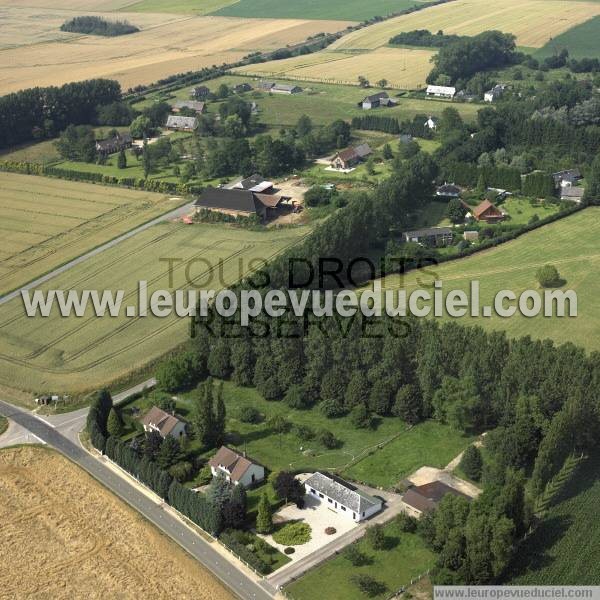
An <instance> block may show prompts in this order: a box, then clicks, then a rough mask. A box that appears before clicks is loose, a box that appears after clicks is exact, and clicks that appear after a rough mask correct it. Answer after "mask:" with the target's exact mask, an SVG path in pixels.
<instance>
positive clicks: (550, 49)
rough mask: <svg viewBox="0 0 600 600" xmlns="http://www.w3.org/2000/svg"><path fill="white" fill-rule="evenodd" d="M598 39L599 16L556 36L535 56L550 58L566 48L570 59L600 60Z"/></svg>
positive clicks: (599, 32)
mask: <svg viewBox="0 0 600 600" xmlns="http://www.w3.org/2000/svg"><path fill="white" fill-rule="evenodd" d="M599 39H600V16H595V17H594V18H593V19H590V20H589V21H586V22H585V23H581V24H580V25H576V26H575V27H573V28H571V29H569V30H567V31H565V32H564V33H561V34H560V35H557V36H556V37H555V38H553V39H552V40H550V41H549V42H548V43H547V44H546V45H545V46H543V47H542V48H540V49H539V50H538V51H537V52H536V53H535V56H536V57H546V56H551V55H552V54H555V53H557V52H560V51H561V50H562V49H563V48H566V49H567V50H568V51H569V56H570V57H571V58H600V44H599V43H598V40H599Z"/></svg>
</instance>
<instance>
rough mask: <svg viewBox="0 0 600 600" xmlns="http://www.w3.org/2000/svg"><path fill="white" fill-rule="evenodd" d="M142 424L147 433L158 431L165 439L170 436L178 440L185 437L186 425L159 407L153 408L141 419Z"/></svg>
mask: <svg viewBox="0 0 600 600" xmlns="http://www.w3.org/2000/svg"><path fill="white" fill-rule="evenodd" d="M141 423H142V425H143V427H144V431H145V432H147V433H149V432H151V431H157V432H158V433H160V436H161V437H162V438H163V439H164V438H166V437H167V436H168V435H170V436H171V437H174V438H176V439H179V438H180V437H181V436H183V435H185V423H184V422H183V421H181V420H179V419H178V418H177V417H176V416H175V415H170V414H169V413H168V412H165V411H164V410H162V409H161V408H158V406H153V407H152V408H151V409H150V410H149V411H148V412H147V413H146V415H145V416H144V417H143V418H142V419H141Z"/></svg>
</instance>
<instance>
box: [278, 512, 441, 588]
mask: <svg viewBox="0 0 600 600" xmlns="http://www.w3.org/2000/svg"><path fill="white" fill-rule="evenodd" d="M385 536H386V541H387V548H386V549H384V550H373V549H372V548H371V546H370V544H369V543H368V542H367V541H366V540H365V539H362V540H360V541H359V542H357V544H358V547H359V549H360V551H361V552H363V553H364V554H365V555H366V556H367V557H368V558H369V559H370V562H369V564H366V565H363V566H360V567H354V566H353V565H352V564H351V563H350V561H349V560H348V559H347V558H345V557H344V556H343V554H342V555H338V556H336V557H335V558H332V559H331V560H328V561H327V562H325V563H323V564H322V565H320V566H319V567H317V568H316V569H313V570H311V571H309V572H308V573H306V575H304V576H302V577H300V579H298V580H297V581H294V582H293V583H291V584H290V585H288V586H286V588H285V592H286V594H287V596H288V597H289V598H290V599H291V600H312V599H313V598H316V597H319V598H327V600H362V599H363V598H365V597H366V596H365V595H364V594H363V593H362V592H361V591H360V590H359V589H358V587H357V586H356V585H355V584H354V583H353V582H352V576H353V575H357V574H359V573H360V574H363V573H364V574H366V575H371V576H372V577H374V578H375V579H377V581H380V582H382V583H384V584H385V586H386V591H385V592H384V593H383V594H378V595H376V596H370V597H371V598H374V599H375V600H383V599H384V598H389V597H390V595H391V594H392V592H395V591H397V590H398V589H399V588H400V587H402V586H406V585H408V584H410V581H411V579H412V578H414V577H417V576H418V575H420V574H422V573H424V572H425V571H427V570H428V569H430V568H431V567H432V566H433V564H434V563H435V555H434V554H433V552H432V551H431V550H429V549H428V548H427V547H425V544H424V542H423V541H422V540H421V538H420V537H419V536H418V535H417V534H415V533H404V532H402V531H400V529H399V528H398V527H397V525H396V523H394V522H391V523H389V524H388V525H386V526H385Z"/></svg>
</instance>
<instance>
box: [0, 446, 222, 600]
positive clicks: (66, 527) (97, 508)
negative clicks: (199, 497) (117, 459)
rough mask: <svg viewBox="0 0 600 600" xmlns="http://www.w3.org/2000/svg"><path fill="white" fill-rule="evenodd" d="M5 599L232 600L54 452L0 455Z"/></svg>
mask: <svg viewBox="0 0 600 600" xmlns="http://www.w3.org/2000/svg"><path fill="white" fill-rule="evenodd" d="M0 479H1V481H2V486H1V487H0V521H1V522H2V545H1V546H0V559H1V560H2V573H1V574H0V581H1V585H2V594H1V595H2V596H3V597H5V598H25V597H30V598H31V597H37V598H42V597H43V598H53V599H55V600H62V599H69V598H74V597H86V598H117V597H119V598H133V597H137V598H139V597H147V598H166V597H173V596H177V597H186V596H187V595H188V594H189V591H190V590H191V589H193V590H194V597H195V598H198V599H200V600H228V599H230V598H232V596H231V594H230V593H229V592H228V591H227V590H226V589H225V588H224V587H223V586H222V585H221V584H220V583H219V582H217V580H216V579H215V578H214V577H213V576H212V575H211V574H210V573H208V571H206V570H205V569H204V568H203V567H202V566H200V565H199V564H198V562H196V561H195V560H193V559H192V558H191V557H189V556H188V555H187V554H186V553H185V552H184V551H183V550H181V549H180V548H179V547H178V546H176V545H175V544H174V543H173V542H171V541H170V540H168V539H167V538H166V537H164V536H163V535H162V534H161V533H159V532H158V530H156V529H155V528H154V526H152V525H150V524H149V523H148V522H147V521H145V520H144V519H143V518H142V517H141V516H140V515H139V514H138V513H137V512H135V511H134V510H133V509H131V508H129V507H128V506H127V505H125V504H124V503H123V502H121V501H120V500H119V499H118V498H117V497H116V496H114V495H113V494H112V493H111V492H109V491H107V490H106V489H105V488H104V487H102V486H101V485H100V484H99V483H98V482H96V481H95V480H94V479H92V477H90V476H89V475H87V473H85V472H84V471H82V470H81V469H79V468H78V467H77V466H75V465H74V464H72V463H71V462H70V461H68V460H67V459H65V458H63V457H62V456H61V455H59V454H58V453H56V452H54V451H50V450H47V449H45V448H39V447H21V448H11V449H6V450H2V451H1V452H0Z"/></svg>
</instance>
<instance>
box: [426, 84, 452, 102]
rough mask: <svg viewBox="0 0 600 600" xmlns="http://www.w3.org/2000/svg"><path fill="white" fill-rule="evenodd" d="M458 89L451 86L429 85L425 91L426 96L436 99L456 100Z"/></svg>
mask: <svg viewBox="0 0 600 600" xmlns="http://www.w3.org/2000/svg"><path fill="white" fill-rule="evenodd" d="M455 94H456V88H455V87H452V86H449V85H428V86H427V89H426V90H425V95H427V96H434V97H435V98H449V99H452V98H454V95H455Z"/></svg>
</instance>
